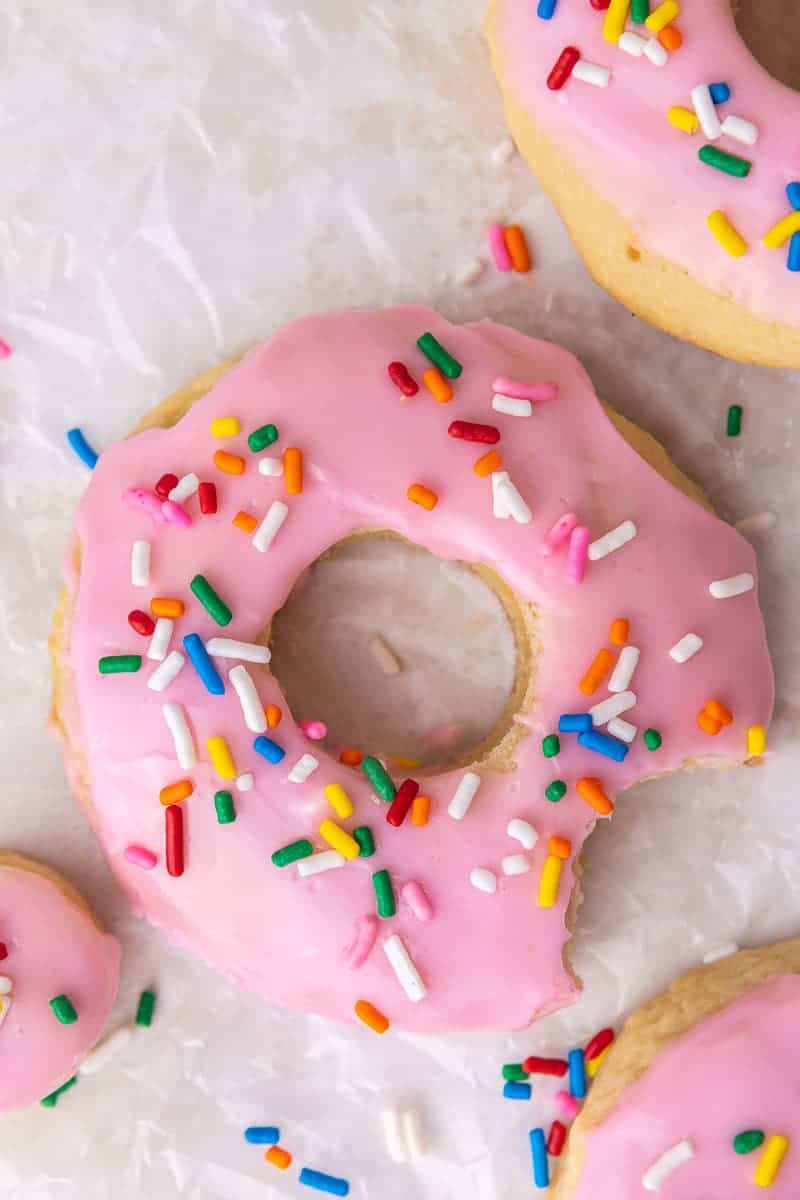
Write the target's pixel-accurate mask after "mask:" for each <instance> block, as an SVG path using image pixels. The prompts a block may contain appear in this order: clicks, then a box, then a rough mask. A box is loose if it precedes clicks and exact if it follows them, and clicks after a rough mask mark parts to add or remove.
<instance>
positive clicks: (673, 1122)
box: [574, 975, 800, 1200]
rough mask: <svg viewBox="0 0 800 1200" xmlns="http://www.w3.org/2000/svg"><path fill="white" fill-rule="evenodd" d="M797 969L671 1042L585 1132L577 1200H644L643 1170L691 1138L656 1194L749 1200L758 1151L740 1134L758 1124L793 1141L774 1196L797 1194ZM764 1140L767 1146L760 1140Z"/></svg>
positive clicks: (784, 1199)
mask: <svg viewBox="0 0 800 1200" xmlns="http://www.w3.org/2000/svg"><path fill="white" fill-rule="evenodd" d="M798 1011H800V977H798V976H797V975H786V976H780V977H778V978H776V979H772V980H770V981H769V982H768V983H765V984H762V985H761V986H760V987H758V988H755V989H754V990H753V991H751V992H748V993H746V994H745V995H743V996H740V997H739V998H738V999H737V1000H734V1001H733V1002H732V1003H731V1004H729V1005H727V1006H726V1007H725V1008H723V1009H722V1010H721V1011H720V1012H718V1013H715V1014H714V1016H712V1017H709V1018H708V1019H707V1020H705V1021H701V1022H700V1023H699V1024H698V1025H695V1026H694V1028H693V1029H690V1030H689V1031H688V1033H685V1034H683V1035H682V1036H681V1037H679V1038H675V1039H674V1040H673V1041H672V1042H670V1043H669V1044H668V1045H667V1046H666V1047H665V1049H663V1050H662V1051H661V1052H660V1053H659V1054H657V1055H656V1057H655V1058H654V1059H653V1061H652V1063H651V1064H650V1066H649V1067H648V1069H647V1071H646V1072H645V1074H644V1075H643V1076H642V1077H641V1078H640V1079H639V1080H638V1081H637V1082H636V1083H634V1084H632V1085H631V1086H630V1087H628V1088H626V1089H625V1091H624V1093H623V1095H622V1098H621V1100H620V1101H619V1102H618V1103H617V1105H616V1106H615V1108H614V1110H613V1112H612V1113H611V1114H610V1116H608V1117H607V1118H606V1120H605V1121H603V1122H602V1124H601V1125H599V1126H597V1127H596V1128H595V1129H593V1130H592V1131H591V1132H590V1133H589V1134H587V1137H586V1158H585V1161H584V1165H583V1169H582V1172H581V1178H580V1182H579V1183H578V1186H577V1188H576V1191H575V1194H574V1200H643V1198H644V1197H645V1196H647V1195H652V1193H649V1192H647V1191H646V1190H645V1189H644V1188H643V1187H642V1182H641V1180H642V1176H643V1175H644V1173H645V1171H647V1170H648V1168H649V1167H650V1166H651V1165H652V1164H653V1162H655V1161H656V1160H657V1159H658V1158H660V1156H661V1155H662V1154H663V1153H664V1151H665V1150H668V1149H669V1148H670V1147H671V1146H674V1145H675V1144H676V1143H677V1142H680V1141H683V1139H684V1138H686V1139H688V1140H689V1141H690V1142H691V1143H692V1145H693V1147H694V1152H695V1153H694V1156H693V1157H692V1158H691V1159H690V1160H689V1161H688V1162H685V1163H683V1164H682V1165H681V1166H680V1167H678V1168H676V1170H675V1171H674V1172H672V1174H670V1175H669V1176H668V1177H667V1179H666V1180H665V1181H664V1183H663V1184H662V1185H661V1187H660V1188H659V1189H658V1196H659V1200H740V1198H741V1200H749V1198H750V1197H753V1196H755V1195H758V1194H759V1189H758V1188H757V1187H756V1185H755V1184H754V1183H753V1174H754V1172H755V1169H756V1166H757V1165H758V1160H759V1158H760V1156H761V1150H755V1151H753V1152H752V1153H750V1154H746V1155H744V1154H742V1155H740V1154H736V1153H735V1151H734V1149H733V1144H732V1143H733V1139H734V1137H735V1136H736V1134H737V1133H742V1132H744V1131H745V1130H750V1129H760V1130H762V1131H763V1132H764V1133H765V1134H766V1136H767V1137H768V1138H769V1137H770V1136H771V1135H772V1134H783V1135H784V1136H786V1137H788V1138H789V1142H790V1145H789V1149H788V1151H787V1153H786V1156H785V1158H784V1160H783V1163H782V1165H781V1167H780V1170H779V1172H778V1175H777V1176H776V1179H775V1182H774V1183H773V1184H772V1186H771V1189H770V1191H769V1192H768V1193H767V1194H768V1195H769V1196H770V1200H796V1197H797V1195H798V1194H800V1105H799V1104H798V1091H797V1072H796V1070H795V1069H794V1068H795V1066H796V1064H797V1061H798V1056H800V1029H799V1028H798V1023H797V1014H798ZM762 1149H763V1147H762Z"/></svg>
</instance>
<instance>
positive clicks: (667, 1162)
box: [642, 1138, 694, 1192]
mask: <svg viewBox="0 0 800 1200" xmlns="http://www.w3.org/2000/svg"><path fill="white" fill-rule="evenodd" d="M690 1158H694V1146H693V1145H692V1143H691V1142H690V1141H689V1139H688V1138H684V1140H683V1141H682V1142H677V1143H676V1144H675V1145H674V1146H672V1147H671V1148H670V1149H669V1150H665V1151H664V1153H663V1154H662V1155H661V1157H660V1158H657V1159H656V1161H655V1162H654V1163H653V1165H652V1167H648V1169H647V1170H646V1171H645V1173H644V1175H643V1176H642V1187H643V1188H646V1190H647V1191H648V1192H657V1191H658V1189H659V1188H660V1187H661V1185H662V1183H663V1182H664V1180H665V1179H666V1178H667V1176H668V1175H671V1174H672V1172H673V1171H674V1170H676V1168H678V1167H680V1166H683V1164H684V1163H685V1162H688V1161H689V1159H690Z"/></svg>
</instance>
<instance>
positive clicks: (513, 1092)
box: [503, 1080, 531, 1100]
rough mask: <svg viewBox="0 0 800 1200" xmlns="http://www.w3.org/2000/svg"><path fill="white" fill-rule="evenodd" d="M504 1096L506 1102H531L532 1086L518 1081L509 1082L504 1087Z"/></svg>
mask: <svg viewBox="0 0 800 1200" xmlns="http://www.w3.org/2000/svg"><path fill="white" fill-rule="evenodd" d="M503 1095H504V1096H505V1098H506V1100H530V1098H531V1085H530V1084H529V1083H521V1082H517V1081H516V1080H509V1081H508V1083H507V1084H505V1085H504V1087H503Z"/></svg>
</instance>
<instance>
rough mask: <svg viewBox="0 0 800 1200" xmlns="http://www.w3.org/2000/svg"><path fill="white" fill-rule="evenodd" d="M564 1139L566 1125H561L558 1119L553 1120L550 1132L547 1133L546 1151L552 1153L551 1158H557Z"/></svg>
mask: <svg viewBox="0 0 800 1200" xmlns="http://www.w3.org/2000/svg"><path fill="white" fill-rule="evenodd" d="M566 1140H567V1127H566V1125H562V1124H561V1122H560V1121H553V1124H552V1125H551V1126H550V1132H549V1133H548V1135H547V1153H548V1154H552V1155H553V1158H558V1156H559V1154H560V1153H561V1151H562V1150H563V1149H564V1142H565V1141H566Z"/></svg>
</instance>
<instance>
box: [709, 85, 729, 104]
mask: <svg viewBox="0 0 800 1200" xmlns="http://www.w3.org/2000/svg"><path fill="white" fill-rule="evenodd" d="M708 90H709V93H710V95H711V99H712V100H713V101H714V103H715V104H724V103H725V102H726V100H730V98H731V89H730V88H729V87H728V85H727V83H710V84H709V85H708Z"/></svg>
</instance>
